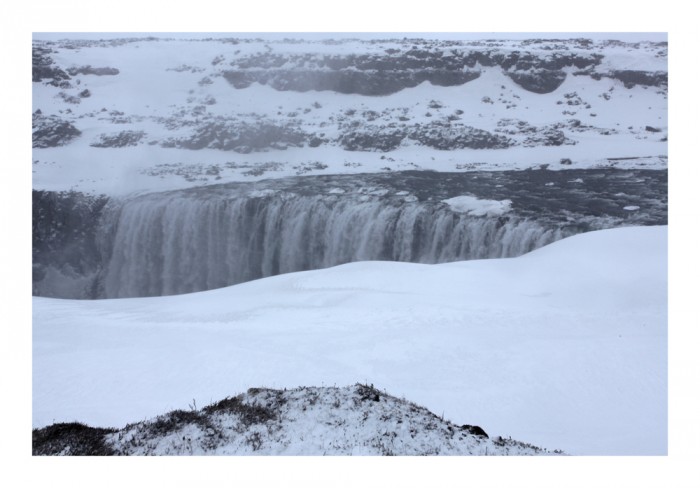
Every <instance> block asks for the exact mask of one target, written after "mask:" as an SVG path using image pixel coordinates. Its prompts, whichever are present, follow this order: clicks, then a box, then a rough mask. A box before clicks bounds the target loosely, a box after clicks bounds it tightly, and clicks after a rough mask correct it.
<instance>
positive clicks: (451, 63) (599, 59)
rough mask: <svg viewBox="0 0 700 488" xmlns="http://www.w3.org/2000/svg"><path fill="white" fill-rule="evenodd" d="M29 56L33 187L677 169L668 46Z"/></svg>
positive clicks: (176, 47) (159, 46)
mask: <svg viewBox="0 0 700 488" xmlns="http://www.w3.org/2000/svg"><path fill="white" fill-rule="evenodd" d="M38 37H40V36H38ZM33 61H34V62H33V81H34V83H33V110H34V116H33V147H34V150H33V161H34V164H33V171H34V187H35V188H36V189H42V190H68V189H74V190H80V191H87V192H96V193H106V194H110V195H115V194H126V193H131V192H136V191H140V192H143V191H153V190H159V189H172V188H184V187H191V186H197V185H202V184H210V183H224V182H229V181H254V180H259V179H263V178H277V177H285V176H291V175H305V174H338V173H367V172H381V171H387V172H389V171H397V170H406V169H433V170H438V171H469V170H475V169H477V170H479V169H480V170H484V169H487V170H488V169H499V170H503V169H523V168H533V167H534V168H539V167H541V166H543V165H545V166H547V165H548V168H549V169H566V168H572V167H573V168H590V167H601V166H603V167H644V168H665V167H666V157H667V126H668V122H667V45H666V43H657V42H638V43H621V42H617V41H591V40H587V39H569V40H542V39H535V40H529V41H512V40H511V41H498V40H490V41H447V40H435V39H433V40H430V39H386V40H378V39H374V40H352V39H342V38H338V39H331V40H294V39H287V40H283V39H279V38H277V39H267V40H264V39H235V38H230V39H220V38H219V39H194V40H184V39H161V38H129V39H112V40H105V41H99V40H93V41H88V40H73V41H71V40H66V41H42V40H40V39H39V38H37V39H36V40H35V42H34V46H33Z"/></svg>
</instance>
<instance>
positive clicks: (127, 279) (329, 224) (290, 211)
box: [104, 193, 562, 297]
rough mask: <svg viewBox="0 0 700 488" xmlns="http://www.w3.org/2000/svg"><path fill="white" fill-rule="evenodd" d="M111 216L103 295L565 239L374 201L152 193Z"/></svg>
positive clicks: (487, 252)
mask: <svg viewBox="0 0 700 488" xmlns="http://www.w3.org/2000/svg"><path fill="white" fill-rule="evenodd" d="M117 218H118V225H117V228H116V233H115V235H114V238H113V251H112V255H111V259H110V260H109V262H108V264H107V267H106V273H105V276H104V292H105V295H106V296H108V297H128V296H153V295H171V294H178V293H188V292H193V291H199V290H206V289H211V288H217V287H222V286H226V285H231V284H234V283H240V282H243V281H249V280H253V279H256V278H261V277H265V276H272V275H276V274H280V273H287V272H292V271H302V270H309V269H318V268H324V267H329V266H334V265H338V264H342V263H347V262H351V261H363V260H391V261H410V262H418V263H438V262H447V261H456V260H463V259H477V258H496V257H509V256H517V255H520V254H523V253H525V252H528V251H530V250H532V249H535V248H537V247H541V246H543V245H545V244H548V243H550V242H553V241H554V240H557V239H560V238H561V237H562V231H561V230H560V229H547V228H545V227H543V226H542V225H540V224H538V223H537V222H533V221H530V220H527V219H518V218H512V219H498V218H482V217H470V216H466V215H459V214H456V213H454V212H452V211H450V210H449V209H448V208H446V206H444V205H435V204H424V203H418V202H405V201H401V199H399V198H391V199H388V198H379V197H375V198H369V199H367V200H364V201H362V199H359V198H348V197H337V196H298V195H290V194H282V195H279V194H278V195H274V196H262V197H249V196H234V197H231V198H226V197H222V196H221V195H218V194H214V195H210V196H206V197H202V196H201V195H195V196H192V195H190V194H187V193H175V194H170V195H168V196H167V197H164V196H163V195H149V196H145V197H142V198H139V199H136V200H132V201H129V202H127V203H126V204H124V206H123V207H122V208H121V209H120V210H119V211H118V216H117Z"/></svg>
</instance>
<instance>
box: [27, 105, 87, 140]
mask: <svg viewBox="0 0 700 488" xmlns="http://www.w3.org/2000/svg"><path fill="white" fill-rule="evenodd" d="M80 134H81V132H80V131H79V130H78V129H76V128H75V126H74V125H73V124H71V123H70V122H68V121H66V120H62V119H61V118H60V117H58V116H56V115H49V116H44V115H43V114H42V113H41V112H40V111H37V112H34V114H33V115H32V147H34V148H44V147H56V146H63V145H65V144H68V143H69V142H70V141H71V140H73V139H75V138H76V137H78V136H79V135H80Z"/></svg>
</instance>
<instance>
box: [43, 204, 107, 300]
mask: <svg viewBox="0 0 700 488" xmlns="http://www.w3.org/2000/svg"><path fill="white" fill-rule="evenodd" d="M106 203H107V198H106V197H104V196H93V195H87V194H84V193H79V192H60V193H57V192H49V191H37V190H34V191H32V281H33V283H34V285H33V292H34V294H38V295H41V294H42V293H41V292H40V289H41V283H42V282H43V281H44V280H45V279H46V278H47V273H51V272H50V271H49V269H50V268H51V269H52V270H53V271H52V272H56V273H59V274H62V275H64V276H65V277H67V278H69V279H70V278H80V281H84V280H83V278H85V277H90V276H91V275H94V274H96V272H97V271H98V270H99V268H100V267H101V263H102V256H101V254H100V250H99V249H98V243H97V241H98V238H97V233H98V226H99V221H100V216H101V214H102V211H103V209H104V207H105V205H106ZM85 286H88V287H89V288H93V285H92V284H88V283H85ZM82 291H83V292H84V293H83V297H90V298H94V297H96V293H97V292H96V291H95V290H94V289H85V290H82ZM71 294H72V292H71V291H69V290H66V295H71ZM59 296H61V295H59Z"/></svg>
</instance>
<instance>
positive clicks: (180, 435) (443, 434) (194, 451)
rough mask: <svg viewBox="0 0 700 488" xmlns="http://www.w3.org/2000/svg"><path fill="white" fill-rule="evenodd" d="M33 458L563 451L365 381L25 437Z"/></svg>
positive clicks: (264, 393)
mask: <svg viewBox="0 0 700 488" xmlns="http://www.w3.org/2000/svg"><path fill="white" fill-rule="evenodd" d="M33 452H34V454H35V455H169V456H172V455H296V456H299V455H316V456H318V455H324V456H325V455H365V456H379V455H381V456H397V455H401V456H416V455H418V456H435V455H458V456H464V455H472V456H473V455H477V456H478V455H482V456H489V455H491V456H509V455H510V456H513V455H515V456H521V455H552V454H563V453H562V452H561V451H557V450H554V451H549V450H547V449H544V448H541V447H537V446H533V445H531V444H527V443H524V442H521V441H515V440H512V439H510V438H503V437H500V436H497V437H495V438H494V439H490V438H489V436H488V434H487V433H486V432H485V431H484V430H483V429H481V428H480V427H478V426H473V425H467V424H464V425H455V424H453V423H452V422H450V421H449V420H445V419H444V418H442V417H439V416H438V415H436V414H434V413H432V412H430V411H428V410H426V409H425V408H422V407H419V406H418V405H416V404H414V403H411V402H410V401H407V400H405V399H399V398H396V397H393V396H391V395H389V394H387V393H386V392H382V391H380V390H379V389H377V388H375V387H374V386H373V385H363V384H357V385H354V386H348V387H343V388H338V387H322V388H316V387H311V388H308V387H300V388H294V389H291V390H287V389H284V390H272V389H268V388H250V389H249V390H248V391H247V392H246V393H243V394H240V395H238V396H236V397H229V398H225V399H223V400H220V401H218V402H215V403H212V404H211V405H207V406H205V407H204V408H202V409H201V410H200V409H197V408H196V404H194V405H190V409H189V410H175V411H172V412H169V413H167V414H165V415H161V416H158V417H156V418H154V419H150V420H147V421H143V422H138V423H135V424H130V425H127V426H126V427H124V428H123V429H121V430H118V431H117V430H115V429H100V428H91V427H88V426H86V425H83V424H79V423H69V424H66V423H63V424H55V425H52V426H49V427H46V428H44V429H37V430H35V431H34V433H33Z"/></svg>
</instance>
